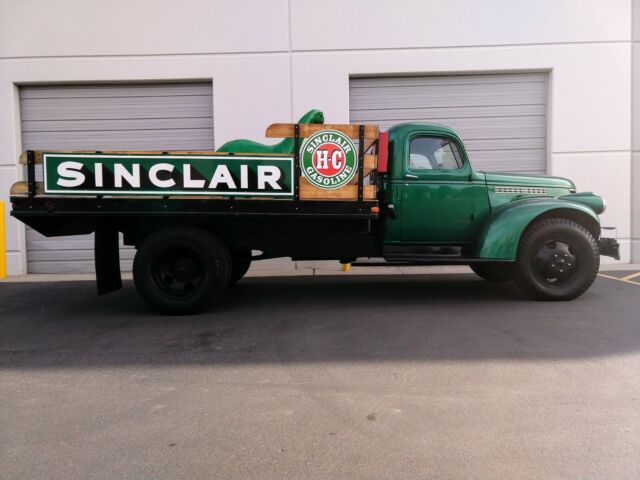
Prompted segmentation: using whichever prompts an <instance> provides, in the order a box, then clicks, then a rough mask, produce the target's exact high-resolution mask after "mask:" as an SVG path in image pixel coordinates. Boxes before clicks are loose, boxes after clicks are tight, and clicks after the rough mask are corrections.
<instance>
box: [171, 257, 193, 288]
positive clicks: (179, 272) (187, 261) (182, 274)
mask: <svg viewBox="0 0 640 480" xmlns="http://www.w3.org/2000/svg"><path fill="white" fill-rule="evenodd" d="M170 272H171V276H172V277H174V278H175V279H176V280H178V281H179V282H190V281H192V280H193V279H194V277H195V275H196V272H197V265H196V262H195V261H194V260H193V259H192V258H187V257H181V258H178V259H176V260H174V261H172V262H171V266H170Z"/></svg>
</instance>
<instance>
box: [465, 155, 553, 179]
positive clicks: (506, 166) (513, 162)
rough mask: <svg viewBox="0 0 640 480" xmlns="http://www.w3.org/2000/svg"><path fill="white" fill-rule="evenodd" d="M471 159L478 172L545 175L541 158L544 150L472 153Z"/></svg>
mask: <svg viewBox="0 0 640 480" xmlns="http://www.w3.org/2000/svg"><path fill="white" fill-rule="evenodd" d="M468 154H469V158H470V159H471V162H472V163H473V165H474V167H475V168H476V169H477V170H481V171H487V172H518V173H537V174H544V173H545V171H546V168H545V165H543V164H541V163H540V158H541V156H543V155H544V154H545V150H544V149H521V150H494V151H470V152H468Z"/></svg>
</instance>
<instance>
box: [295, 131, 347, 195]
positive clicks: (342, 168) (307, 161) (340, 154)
mask: <svg viewBox="0 0 640 480" xmlns="http://www.w3.org/2000/svg"><path fill="white" fill-rule="evenodd" d="M300 162H301V169H302V172H303V175H304V176H305V177H306V178H307V180H309V182H310V183H311V184H313V185H315V186H316V187H318V188H324V189H331V190H332V189H335V188H340V187H342V186H344V185H346V184H348V183H349V182H350V181H351V179H352V178H353V177H354V175H355V174H356V172H357V171H358V155H357V153H356V147H355V145H354V144H353V142H352V141H351V139H350V138H349V137H348V136H347V135H345V134H344V133H342V132H338V131H335V130H322V131H320V132H317V133H315V134H313V135H311V136H310V137H308V138H307V139H306V140H305V142H304V143H303V144H302V149H301V154H300Z"/></svg>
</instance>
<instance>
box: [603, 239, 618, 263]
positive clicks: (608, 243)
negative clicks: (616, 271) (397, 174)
mask: <svg viewBox="0 0 640 480" xmlns="http://www.w3.org/2000/svg"><path fill="white" fill-rule="evenodd" d="M598 249H599V250H600V255H604V256H605V257H613V258H615V259H616V260H620V244H619V243H618V241H617V240H616V239H615V238H601V239H600V240H598Z"/></svg>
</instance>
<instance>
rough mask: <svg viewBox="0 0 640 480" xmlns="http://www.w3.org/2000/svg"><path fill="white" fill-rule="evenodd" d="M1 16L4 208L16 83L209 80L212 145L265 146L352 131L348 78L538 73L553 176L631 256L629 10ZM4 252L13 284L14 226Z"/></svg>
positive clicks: (526, 5) (65, 11)
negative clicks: (301, 133) (303, 128)
mask: <svg viewBox="0 0 640 480" xmlns="http://www.w3.org/2000/svg"><path fill="white" fill-rule="evenodd" d="M633 1H634V2H635V3H636V4H637V3H638V2H637V0H633ZM0 10H1V12H2V15H0V106H2V108H0V198H3V199H6V198H7V193H8V190H9V187H10V185H11V183H13V182H14V181H16V180H19V179H21V178H20V177H21V174H22V172H21V170H20V169H18V168H17V167H16V160H17V157H18V154H19V153H20V151H21V149H22V147H21V145H20V122H19V108H18V96H17V92H18V87H17V86H18V85H20V84H27V83H51V82H104V81H131V80H174V79H175V80H179V79H210V80H213V85H214V116H215V125H214V129H215V138H216V142H217V144H218V145H221V144H222V143H223V142H225V141H227V140H229V139H232V138H237V137H250V138H255V139H261V138H262V137H263V134H264V128H265V126H266V125H268V124H269V123H271V122H274V121H290V120H293V119H295V118H296V117H298V116H299V115H301V114H302V113H304V112H305V111H306V110H308V109H309V108H312V107H313V108H320V109H322V110H324V112H325V114H326V117H327V119H328V121H331V122H347V121H348V119H349V113H348V112H349V76H351V75H361V74H403V73H412V74H416V73H425V74H429V73H472V72H473V73H476V72H478V73H479V72H503V71H504V72H512V71H549V72H550V98H549V115H548V117H549V171H550V173H552V174H558V175H565V176H569V177H571V178H573V179H574V180H575V181H576V183H577V184H578V187H579V189H581V190H593V191H596V192H598V193H601V194H603V195H604V196H605V197H606V199H607V203H608V211H607V212H606V213H605V214H604V215H603V224H605V225H613V226H616V227H617V228H618V237H619V238H620V240H621V243H622V255H623V261H629V259H630V238H631V228H632V225H631V165H632V154H631V150H632V145H631V124H632V122H631V118H632V115H631V69H632V62H631V58H632V52H631V49H632V41H631V40H632V37H631V30H632V27H631V26H632V21H631V3H630V0H608V1H607V2H603V1H601V0H537V1H533V0H532V1H529V2H513V1H511V0H492V1H489V2H477V1H474V0H450V1H447V2H442V1H435V0H433V1H421V0H402V1H397V2H386V1H382V0H380V1H371V2H362V1H358V0H351V1H340V0H328V1H324V2H312V1H310V0H296V1H288V0H268V1H257V0H256V1H250V0H241V1H234V2H222V1H211V0H182V1H169V0H160V1H154V2H145V1H141V0H130V1H127V2H86V1H81V0H66V1H62V2H48V1H45V0H39V1H37V0H33V1H29V2H24V1H18V0H16V1H9V0H1V9H0ZM637 10H638V9H636V15H635V16H634V20H635V23H634V25H638V24H639V23H640V22H638V14H637ZM27 29H28V30H27ZM634 45H635V43H634ZM634 56H635V57H636V58H637V56H638V52H637V51H636V50H634ZM634 68H635V69H636V70H638V62H635V64H634ZM639 77H640V75H636V76H635V83H634V85H635V87H636V90H637V87H638V78H639ZM634 99H635V102H636V104H638V97H637V96H636V97H634ZM639 111H640V109H638V108H636V110H635V114H634V118H637V117H638V112H639ZM634 125H636V126H637V125H640V122H639V121H635V122H634ZM636 130H637V129H636ZM637 137H640V135H636V137H634V138H636V139H637ZM634 145H635V147H634V148H635V149H636V150H637V149H638V143H637V141H635V140H634ZM633 158H634V162H635V163H634V165H635V170H634V171H635V172H636V173H635V178H636V182H637V179H638V175H639V174H638V170H639V169H638V168H637V166H638V154H637V153H636V154H635V155H634V156H633ZM638 184H640V183H638V182H637V183H636V185H638ZM636 190H637V189H636ZM636 204H637V198H636ZM634 215H635V218H636V220H637V219H638V209H636V210H634ZM634 229H635V230H634V236H635V238H640V222H638V221H636V222H635V224H634ZM7 240H8V248H9V258H8V260H9V273H10V274H18V273H21V272H24V269H25V252H24V250H25V245H24V243H25V242H24V229H23V227H22V225H20V224H19V223H18V222H15V221H13V220H9V221H8V239H7ZM638 253H639V254H640V252H638ZM636 258H637V259H640V257H636Z"/></svg>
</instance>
